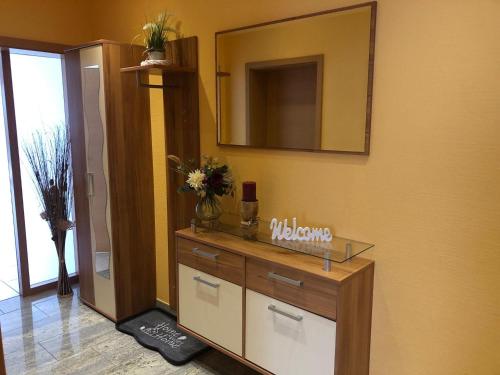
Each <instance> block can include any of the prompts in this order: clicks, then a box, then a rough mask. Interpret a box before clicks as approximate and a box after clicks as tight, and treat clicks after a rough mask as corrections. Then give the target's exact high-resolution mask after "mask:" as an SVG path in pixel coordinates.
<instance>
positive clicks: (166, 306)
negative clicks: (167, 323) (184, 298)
mask: <svg viewBox="0 0 500 375" xmlns="http://www.w3.org/2000/svg"><path fill="white" fill-rule="evenodd" d="M156 307H158V308H159V309H161V310H163V311H166V312H167V313H169V314H171V315H173V316H177V311H175V310H173V309H172V308H170V305H169V304H168V303H165V302H163V301H162V300H161V299H157V300H156Z"/></svg>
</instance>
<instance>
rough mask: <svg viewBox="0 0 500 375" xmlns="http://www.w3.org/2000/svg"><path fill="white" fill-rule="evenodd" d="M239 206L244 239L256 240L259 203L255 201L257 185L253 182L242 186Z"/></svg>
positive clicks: (244, 183)
mask: <svg viewBox="0 0 500 375" xmlns="http://www.w3.org/2000/svg"><path fill="white" fill-rule="evenodd" d="M242 192H243V194H242V197H241V206H240V216H241V223H240V224H241V228H242V229H243V233H244V238H245V239H249V240H253V239H256V236H257V231H258V225H259V217H258V214H259V201H258V200H257V184H256V183H255V182H254V181H245V182H243V184H242Z"/></svg>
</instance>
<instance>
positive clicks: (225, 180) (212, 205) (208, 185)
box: [168, 155, 234, 227]
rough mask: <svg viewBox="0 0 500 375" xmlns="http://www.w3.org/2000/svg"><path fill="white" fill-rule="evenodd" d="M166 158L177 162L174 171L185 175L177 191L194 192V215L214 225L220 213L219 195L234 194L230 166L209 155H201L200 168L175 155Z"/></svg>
mask: <svg viewBox="0 0 500 375" xmlns="http://www.w3.org/2000/svg"><path fill="white" fill-rule="evenodd" d="M168 158H169V159H170V160H172V161H173V162H175V163H176V164H177V167H176V168H175V171H176V172H178V173H180V174H182V175H183V176H185V177H186V180H185V182H184V185H182V186H181V187H179V188H178V192H180V193H182V192H194V193H196V195H197V196H198V203H197V204H196V216H197V217H198V219H200V220H201V221H203V222H207V223H208V224H209V226H210V227H215V226H216V225H217V223H218V220H219V217H220V215H221V214H222V208H221V205H220V201H219V197H222V196H224V195H231V196H234V185H233V176H232V173H231V170H230V168H229V167H228V166H227V165H226V164H221V163H219V162H218V160H217V158H213V157H211V156H203V160H204V164H203V165H202V166H201V167H200V168H196V166H194V165H193V163H192V162H187V163H186V162H183V161H182V160H180V159H179V158H178V157H177V156H175V155H168Z"/></svg>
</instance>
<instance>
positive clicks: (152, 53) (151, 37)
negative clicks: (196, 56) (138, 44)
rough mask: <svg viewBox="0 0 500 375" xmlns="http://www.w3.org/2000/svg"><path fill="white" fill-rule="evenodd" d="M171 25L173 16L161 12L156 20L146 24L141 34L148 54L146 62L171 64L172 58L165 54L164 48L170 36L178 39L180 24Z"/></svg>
mask: <svg viewBox="0 0 500 375" xmlns="http://www.w3.org/2000/svg"><path fill="white" fill-rule="evenodd" d="M172 24H173V15H172V14H169V13H166V12H162V13H160V14H159V15H158V17H157V18H156V20H154V21H151V22H147V23H146V24H145V25H144V26H143V28H142V33H143V37H144V45H145V46H146V53H147V54H148V58H147V61H150V62H151V61H155V62H156V63H163V64H171V63H172V60H173V58H172V56H168V57H169V58H167V55H166V53H165V46H166V44H167V42H168V41H169V40H170V36H171V35H173V36H175V38H179V37H180V22H177V23H176V24H175V26H172Z"/></svg>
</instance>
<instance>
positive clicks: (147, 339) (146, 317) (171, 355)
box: [116, 309, 208, 366]
mask: <svg viewBox="0 0 500 375" xmlns="http://www.w3.org/2000/svg"><path fill="white" fill-rule="evenodd" d="M116 329H117V330H119V331H120V332H123V333H126V334H128V335H131V336H134V337H135V339H136V340H137V342H138V343H139V344H141V345H142V346H144V347H145V348H148V349H151V350H156V351H157V352H159V353H160V354H161V355H162V356H163V358H165V359H166V360H167V361H168V362H169V363H171V364H173V365H175V366H180V365H183V364H185V363H187V362H189V361H190V360H192V359H193V358H194V357H195V356H196V355H198V354H200V353H201V352H203V351H204V350H206V349H207V348H208V346H207V345H206V344H204V343H202V342H201V341H199V340H198V339H196V338H194V337H193V336H190V335H189V334H187V333H186V332H183V331H181V330H180V329H179V328H177V322H176V319H175V317H173V316H172V315H170V314H168V313H166V312H165V311H163V310H160V309H152V310H149V311H146V312H145V313H142V314H140V315H138V316H135V317H132V318H130V319H127V320H125V321H122V322H120V323H117V324H116Z"/></svg>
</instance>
